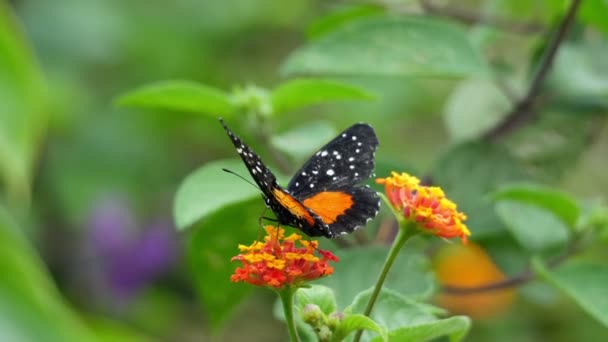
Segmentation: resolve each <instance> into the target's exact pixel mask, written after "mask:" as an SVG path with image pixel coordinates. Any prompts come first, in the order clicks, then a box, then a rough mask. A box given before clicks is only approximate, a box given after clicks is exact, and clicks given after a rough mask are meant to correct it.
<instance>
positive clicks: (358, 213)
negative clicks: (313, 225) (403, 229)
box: [302, 186, 380, 238]
mask: <svg viewBox="0 0 608 342" xmlns="http://www.w3.org/2000/svg"><path fill="white" fill-rule="evenodd" d="M302 203H303V204H304V206H305V207H306V208H307V209H309V210H310V211H311V212H313V213H314V214H315V217H316V218H318V220H319V222H317V225H318V226H323V227H324V230H326V231H327V233H326V234H325V236H327V237H329V238H332V237H335V236H337V235H340V234H347V233H350V232H352V231H353V230H355V229H357V228H359V227H361V226H364V225H365V224H366V223H367V222H368V221H369V220H371V219H372V218H374V217H376V215H377V214H378V210H380V198H379V197H378V194H377V193H376V192H375V191H374V190H372V189H370V188H369V187H368V186H350V187H344V188H341V189H334V190H331V191H322V192H319V193H317V194H314V195H312V196H310V197H308V198H306V199H304V200H303V201H302Z"/></svg>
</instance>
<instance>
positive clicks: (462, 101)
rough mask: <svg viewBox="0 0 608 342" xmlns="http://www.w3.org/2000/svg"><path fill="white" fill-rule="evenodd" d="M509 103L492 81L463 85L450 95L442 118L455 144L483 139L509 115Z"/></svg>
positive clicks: (469, 81)
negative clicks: (482, 137)
mask: <svg viewBox="0 0 608 342" xmlns="http://www.w3.org/2000/svg"><path fill="white" fill-rule="evenodd" d="M510 107H511V103H510V101H509V99H508V98H507V97H506V96H505V94H504V93H503V92H502V91H501V90H500V89H498V88H497V87H496V86H495V84H494V83H493V82H491V81H489V80H480V79H471V80H466V81H464V82H462V83H460V84H459V85H458V86H457V87H456V89H455V90H454V92H453V93H452V94H451V95H450V97H449V99H448V101H447V103H446V105H445V109H444V113H443V117H444V120H445V123H446V126H447V129H448V132H449V133H450V137H451V139H452V140H453V141H456V142H462V141H466V140H472V139H475V138H479V137H481V136H482V135H483V134H484V133H486V132H487V131H488V130H489V129H491V128H493V127H494V126H496V125H497V124H498V123H499V122H500V121H501V120H502V119H503V118H504V117H505V115H507V114H508V110H509V108H510Z"/></svg>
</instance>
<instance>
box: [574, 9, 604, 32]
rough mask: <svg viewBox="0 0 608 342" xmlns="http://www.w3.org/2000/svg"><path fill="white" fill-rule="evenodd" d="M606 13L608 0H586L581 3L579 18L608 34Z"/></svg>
mask: <svg viewBox="0 0 608 342" xmlns="http://www.w3.org/2000/svg"><path fill="white" fill-rule="evenodd" d="M606 13H608V1H606V0H586V1H583V3H582V4H581V8H580V10H579V13H578V18H579V19H580V20H581V22H583V23H585V24H588V25H590V26H594V27H595V28H597V29H598V30H600V31H602V32H603V33H604V34H605V35H608V20H606Z"/></svg>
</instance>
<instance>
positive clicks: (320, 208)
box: [302, 191, 353, 224]
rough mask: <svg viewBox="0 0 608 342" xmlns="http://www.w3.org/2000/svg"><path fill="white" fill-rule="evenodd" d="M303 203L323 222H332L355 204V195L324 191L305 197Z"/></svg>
mask: <svg viewBox="0 0 608 342" xmlns="http://www.w3.org/2000/svg"><path fill="white" fill-rule="evenodd" d="M302 204H304V205H305V206H306V207H308V209H310V210H312V211H313V212H314V213H315V214H317V215H319V217H320V218H321V220H323V223H325V224H331V223H334V222H336V219H337V218H338V216H340V215H343V214H344V213H345V212H346V211H347V210H348V209H350V208H351V207H352V206H353V196H352V195H351V194H347V193H345V192H339V191H323V192H319V193H318V194H316V195H314V196H312V197H309V198H307V199H305V200H304V201H302Z"/></svg>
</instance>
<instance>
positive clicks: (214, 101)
mask: <svg viewBox="0 0 608 342" xmlns="http://www.w3.org/2000/svg"><path fill="white" fill-rule="evenodd" d="M116 103H117V104H119V105H121V106H132V107H142V108H158V109H169V110H177V111H186V112H196V113H203V114H208V115H211V116H214V117H216V116H229V115H231V114H232V113H233V112H234V106H233V105H232V102H231V101H230V97H229V96H228V95H227V94H226V93H225V92H223V91H221V90H219V89H216V88H213V87H210V86H207V85H204V84H200V83H196V82H191V81H180V80H173V81H162V82H157V83H152V84H148V85H146V86H143V87H141V88H138V89H135V90H132V91H130V92H128V93H126V94H124V95H122V96H121V97H120V98H118V100H117V101H116Z"/></svg>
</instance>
